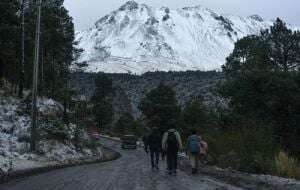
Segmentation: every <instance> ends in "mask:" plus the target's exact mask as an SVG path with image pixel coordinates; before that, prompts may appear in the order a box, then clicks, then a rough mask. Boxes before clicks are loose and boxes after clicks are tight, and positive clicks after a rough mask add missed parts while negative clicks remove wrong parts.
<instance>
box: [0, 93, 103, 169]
mask: <svg viewBox="0 0 300 190" xmlns="http://www.w3.org/2000/svg"><path fill="white" fill-rule="evenodd" d="M38 109H39V115H40V117H49V116H50V115H52V116H53V117H58V113H60V112H61V111H62V106H61V104H60V103H58V102H56V101H54V100H52V99H46V98H41V99H39V101H38ZM29 113H30V107H29V108H27V106H26V103H24V100H20V99H17V98H15V97H12V96H9V95H4V92H3V91H2V90H0V174H1V172H7V171H9V170H12V171H18V170H24V169H32V168H36V167H44V166H51V165H57V164H64V163H68V162H69V161H73V160H80V159H83V158H86V157H92V156H94V155H95V154H97V155H98V156H101V150H100V149H98V150H96V153H95V150H91V149H88V148H83V149H81V150H80V151H78V149H76V148H75V145H74V144H73V143H72V139H73V138H74V131H75V127H76V126H75V125H73V124H70V125H69V126H65V132H66V134H67V136H68V137H66V138H67V140H58V139H55V138H51V137H49V134H46V133H45V131H43V130H40V132H41V131H43V132H41V134H42V135H41V136H43V138H42V139H41V140H40V141H39V144H38V153H30V152H29V140H30V126H31V119H30V115H29ZM40 124H41V123H40ZM41 126H42V124H41ZM48 127H51V126H48Z"/></svg>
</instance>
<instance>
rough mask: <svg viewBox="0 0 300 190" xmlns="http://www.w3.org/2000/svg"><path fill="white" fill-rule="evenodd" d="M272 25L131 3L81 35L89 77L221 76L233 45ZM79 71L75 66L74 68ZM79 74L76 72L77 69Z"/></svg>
mask: <svg viewBox="0 0 300 190" xmlns="http://www.w3.org/2000/svg"><path fill="white" fill-rule="evenodd" d="M271 25H272V22H269V21H264V20H263V19H262V18H261V17H260V16H258V15H253V16H249V17H247V18H243V17H239V16H233V15H223V14H218V13H215V12H213V11H212V10H209V9H207V8H204V7H202V6H195V7H185V8H181V9H177V10H171V9H169V8H167V7H161V8H153V7H150V6H148V5H145V4H138V3H136V2H134V1H129V2H127V3H126V4H124V5H123V6H121V7H120V8H119V9H118V10H115V11H113V12H111V13H110V14H108V15H106V16H104V17H103V18H101V19H99V20H98V21H97V22H96V23H95V25H94V26H93V27H91V28H90V29H88V30H85V31H81V32H77V34H76V40H77V41H78V42H79V44H78V47H79V48H82V49H83V50H84V52H83V54H82V55H81V57H80V60H79V61H80V62H86V63H87V65H88V66H87V67H86V68H85V71H86V72H99V71H102V72H107V73H134V74H143V73H145V72H148V71H187V70H202V71H207V70H219V69H220V68H221V65H222V64H224V63H225V59H226V57H227V56H228V55H229V54H230V53H231V51H232V50H233V48H234V43H235V42H236V41H237V40H238V39H240V38H242V37H244V36H247V35H250V34H258V33H259V32H260V31H261V30H262V29H266V28H269V27H270V26H271ZM74 67H75V66H74ZM75 68H76V67H75Z"/></svg>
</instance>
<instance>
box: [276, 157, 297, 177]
mask: <svg viewBox="0 0 300 190" xmlns="http://www.w3.org/2000/svg"><path fill="white" fill-rule="evenodd" d="M275 166H276V167H275V169H276V170H275V175H279V176H283V177H289V178H295V179H300V163H299V162H298V160H297V159H295V158H292V157H290V156H289V155H288V154H287V153H286V152H284V151H280V152H279V153H278V155H277V156H276V158H275Z"/></svg>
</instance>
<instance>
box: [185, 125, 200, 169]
mask: <svg viewBox="0 0 300 190" xmlns="http://www.w3.org/2000/svg"><path fill="white" fill-rule="evenodd" d="M186 150H187V153H188V155H189V159H190V162H191V166H192V174H196V173H197V172H198V164H199V156H200V152H201V137H200V136H198V135H197V131H196V130H194V129H193V130H192V131H191V135H190V136H189V137H188V139H187V144H186Z"/></svg>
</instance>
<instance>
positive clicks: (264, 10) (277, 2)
mask: <svg viewBox="0 0 300 190" xmlns="http://www.w3.org/2000/svg"><path fill="white" fill-rule="evenodd" d="M127 1H128V0H65V6H66V7H67V9H68V10H69V11H70V14H71V16H72V17H73V18H74V22H75V29H76V30H83V29H87V28H89V27H90V26H92V25H93V24H94V23H95V21H96V20H98V19H99V18H101V17H102V16H104V15H106V14H108V13H109V12H111V11H113V10H115V9H118V8H119V7H120V6H121V5H122V4H124V3H125V2H127ZM136 2H138V3H145V4H148V5H151V6H154V7H161V6H168V7H170V8H173V9H174V8H181V7H185V6H195V5H202V6H204V7H207V8H210V9H212V10H214V11H216V12H218V13H229V14H234V15H240V16H249V15H252V14H259V15H260V16H262V17H263V18H264V19H267V20H271V19H275V18H276V17H280V18H282V19H284V20H285V21H286V22H288V23H290V24H293V25H297V26H300V0H136Z"/></svg>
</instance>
